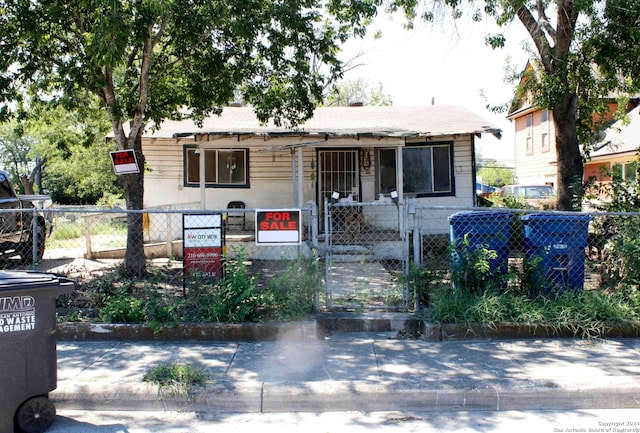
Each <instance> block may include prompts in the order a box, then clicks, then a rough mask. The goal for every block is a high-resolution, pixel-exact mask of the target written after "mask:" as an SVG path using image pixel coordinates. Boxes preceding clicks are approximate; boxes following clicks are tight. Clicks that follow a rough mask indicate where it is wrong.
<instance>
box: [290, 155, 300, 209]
mask: <svg viewBox="0 0 640 433" xmlns="http://www.w3.org/2000/svg"><path fill="white" fill-rule="evenodd" d="M291 178H292V184H293V206H294V207H298V180H297V178H296V148H295V147H292V148H291Z"/></svg>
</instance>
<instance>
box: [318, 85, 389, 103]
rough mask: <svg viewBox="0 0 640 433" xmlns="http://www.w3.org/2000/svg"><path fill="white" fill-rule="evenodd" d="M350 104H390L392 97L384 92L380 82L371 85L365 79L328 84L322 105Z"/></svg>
mask: <svg viewBox="0 0 640 433" xmlns="http://www.w3.org/2000/svg"><path fill="white" fill-rule="evenodd" d="M352 104H362V105H367V106H382V105H387V106H388V105H392V104H393V98H392V97H391V95H389V94H388V93H387V92H385V90H384V87H383V85H382V83H378V84H377V85H376V86H375V87H371V86H370V85H369V82H368V81H367V80H366V79H363V78H358V79H357V80H355V81H341V82H339V83H336V84H333V85H331V86H329V92H328V93H327V95H326V96H325V99H324V105H325V106H327V107H347V106H349V105H352Z"/></svg>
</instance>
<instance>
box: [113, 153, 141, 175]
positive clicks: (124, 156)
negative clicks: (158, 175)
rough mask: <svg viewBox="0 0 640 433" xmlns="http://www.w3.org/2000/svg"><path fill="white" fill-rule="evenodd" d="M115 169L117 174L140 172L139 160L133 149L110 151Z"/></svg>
mask: <svg viewBox="0 0 640 433" xmlns="http://www.w3.org/2000/svg"><path fill="white" fill-rule="evenodd" d="M110 155H111V162H112V163H113V171H114V172H115V173H116V174H131V173H140V168H139V167H138V160H137V159H136V154H135V152H134V151H133V149H127V150H117V151H115V152H110Z"/></svg>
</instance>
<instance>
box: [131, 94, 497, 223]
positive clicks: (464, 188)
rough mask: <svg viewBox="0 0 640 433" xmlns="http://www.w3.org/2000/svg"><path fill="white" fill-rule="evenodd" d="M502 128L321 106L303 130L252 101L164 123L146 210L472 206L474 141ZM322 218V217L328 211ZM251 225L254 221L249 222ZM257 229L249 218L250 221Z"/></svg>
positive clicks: (149, 154)
mask: <svg viewBox="0 0 640 433" xmlns="http://www.w3.org/2000/svg"><path fill="white" fill-rule="evenodd" d="M483 133H491V134H494V135H496V136H499V135H500V133H501V131H500V130H499V129H497V128H496V127H495V126H493V125H491V124H490V123H489V122H488V121H486V120H485V119H483V118H482V117H480V116H478V115H477V114H475V113H473V112H472V111H470V110H468V109H466V108H464V107H460V106H437V105H432V106H419V107H393V106H386V107H363V106H359V107H320V108H317V109H316V111H315V113H314V116H313V118H312V119H310V120H308V121H306V122H305V123H304V124H302V125H300V126H299V127H298V128H296V129H288V128H285V127H278V126H275V125H274V124H272V123H270V124H260V123H259V122H258V120H257V119H256V117H255V115H254V113H253V111H252V109H251V108H247V107H225V108H224V110H223V111H222V114H221V115H220V116H212V117H209V118H206V119H204V121H203V123H202V125H201V126H197V125H196V124H195V123H193V122H191V121H165V122H163V123H162V124H161V125H160V127H159V128H157V129H152V128H149V129H148V130H147V132H146V133H145V134H144V136H143V138H142V149H143V152H144V154H145V158H146V164H147V167H146V168H147V172H146V174H145V191H144V204H145V208H147V209H162V208H166V209H189V208H191V209H225V208H227V206H228V204H229V203H230V202H232V201H241V202H243V203H244V205H245V207H246V208H247V209H268V208H291V207H305V204H306V203H308V202H310V201H312V202H314V203H317V204H318V206H319V207H320V213H319V214H320V215H322V207H323V203H324V201H325V199H330V198H331V196H332V194H335V193H338V194H339V195H340V198H348V199H349V200H351V201H354V202H374V201H377V200H387V201H389V196H390V194H392V192H394V191H395V192H394V196H395V193H397V194H398V199H399V202H400V203H403V202H404V201H406V200H408V199H412V200H415V201H416V202H417V203H419V204H420V205H426V206H429V205H434V206H436V205H437V206H468V207H471V206H474V204H475V200H476V195H475V144H474V143H475V141H474V140H475V139H476V137H478V136H480V134H483ZM320 219H322V217H320ZM250 223H252V221H250ZM250 227H251V225H250Z"/></svg>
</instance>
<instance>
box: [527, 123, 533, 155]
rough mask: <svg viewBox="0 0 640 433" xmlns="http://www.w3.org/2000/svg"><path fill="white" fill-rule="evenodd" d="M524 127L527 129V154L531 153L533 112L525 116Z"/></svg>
mask: <svg viewBox="0 0 640 433" xmlns="http://www.w3.org/2000/svg"><path fill="white" fill-rule="evenodd" d="M526 129H527V139H526V143H527V155H531V154H533V114H529V115H528V116H527V117H526Z"/></svg>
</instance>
